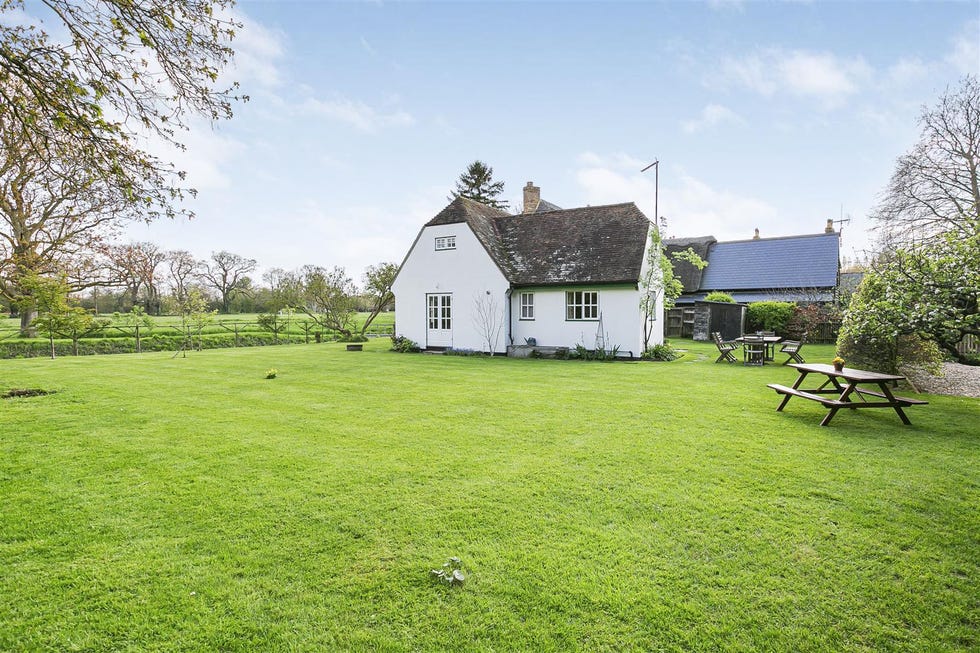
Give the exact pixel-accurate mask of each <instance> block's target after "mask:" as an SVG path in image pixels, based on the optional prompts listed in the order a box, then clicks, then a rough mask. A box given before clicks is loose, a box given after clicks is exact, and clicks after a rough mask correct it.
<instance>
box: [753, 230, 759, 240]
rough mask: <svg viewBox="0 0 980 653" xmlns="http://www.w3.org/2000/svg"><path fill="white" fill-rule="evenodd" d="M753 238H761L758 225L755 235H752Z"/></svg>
mask: <svg viewBox="0 0 980 653" xmlns="http://www.w3.org/2000/svg"><path fill="white" fill-rule="evenodd" d="M752 240H759V228H758V227H756V230H755V235H754V236H752Z"/></svg>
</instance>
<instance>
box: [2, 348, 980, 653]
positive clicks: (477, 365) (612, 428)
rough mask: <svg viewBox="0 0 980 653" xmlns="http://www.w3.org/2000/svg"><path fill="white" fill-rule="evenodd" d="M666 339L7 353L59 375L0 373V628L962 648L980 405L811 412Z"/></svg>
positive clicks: (972, 587) (55, 636) (110, 645)
mask: <svg viewBox="0 0 980 653" xmlns="http://www.w3.org/2000/svg"><path fill="white" fill-rule="evenodd" d="M684 344H685V345H686V346H688V347H689V348H690V352H689V354H688V355H687V356H685V357H684V358H683V359H681V360H679V361H676V362H673V363H585V362H579V361H540V360H507V359H502V358H493V359H487V358H461V357H443V356H423V355H398V354H392V353H389V352H387V351H385V346H386V343H384V342H378V341H375V342H370V343H367V344H366V345H365V351H364V352H361V353H354V352H346V351H344V347H343V345H337V344H323V345H310V346H292V347H280V348H257V349H236V350H212V351H204V352H192V353H189V354H188V355H187V357H186V358H181V357H178V358H173V357H172V356H171V355H168V354H144V355H120V356H106V357H86V358H71V359H69V358H64V359H57V360H53V361H52V360H17V361H0V391H3V390H6V389H8V388H13V387H41V388H44V389H48V390H55V391H56V392H55V393H54V394H50V395H46V396H41V397H30V398H27V397H25V398H16V399H7V400H3V401H0V432H2V436H0V494H2V499H3V502H2V513H0V568H2V569H3V573H2V574H0V649H3V650H22V649H28V650H91V651H96V650H132V651H136V650H139V651H145V650H167V651H171V650H188V651H190V650H203V649H211V650H240V651H246V650H247V651H254V650H338V649H339V650H351V649H353V650H361V649H366V650H394V651H398V650H440V649H441V650H445V649H456V650H466V649H470V650H545V651H547V650H554V651H558V650H575V649H580V650H716V649H720V650H835V651H837V650H866V651H878V650H970V649H973V650H975V649H976V647H977V646H980V639H978V627H980V617H978V613H980V604H978V596H980V584H978V580H977V579H978V578H980V569H978V559H980V541H978V537H980V516H978V511H977V506H978V505H980V471H978V469H980V466H978V462H980V455H978V445H980V437H978V430H977V423H978V418H980V402H978V401H977V400H975V399H963V398H951V397H928V399H929V401H930V402H931V403H930V405H928V406H917V407H914V408H911V409H909V410H908V413H909V415H910V417H911V419H912V422H913V425H912V426H903V425H902V424H901V423H900V421H899V420H898V418H897V416H896V415H894V413H891V412H886V411H864V412H860V413H850V412H844V413H840V414H838V416H837V417H836V418H835V419H834V422H833V423H832V425H831V426H830V427H826V428H824V427H820V426H819V421H820V419H821V417H822V415H823V409H822V408H821V407H820V406H818V405H816V404H812V402H802V401H793V402H791V403H790V405H789V406H788V407H787V409H786V411H785V412H784V413H777V412H776V411H775V410H774V409H775V406H776V405H777V403H778V399H777V397H776V395H775V394H774V393H772V391H770V390H768V389H767V388H766V387H765V384H766V383H768V382H772V381H777V382H780V383H788V382H791V381H792V379H793V377H794V376H795V375H794V373H793V371H792V370H790V369H788V368H784V367H779V366H766V367H764V368H745V367H742V366H741V365H720V364H719V365H714V364H712V362H711V361H713V360H714V354H713V353H712V351H713V348H711V349H709V348H708V347H705V346H704V345H701V344H693V343H684ZM804 353H807V354H808V355H809V356H808V357H809V358H811V359H820V358H826V359H828V360H829V358H830V357H831V356H832V349H831V347H829V346H828V347H824V348H821V347H817V346H814V347H809V348H808V350H807V351H806V352H804ZM780 360H781V359H780ZM269 368H276V369H277V370H278V378H276V379H273V380H266V379H265V375H266V371H267V370H268V369H269ZM811 404H812V405H811ZM453 555H456V556H459V557H461V558H462V560H463V563H464V565H465V572H466V574H467V581H466V584H465V585H464V586H463V587H462V588H451V587H446V586H442V585H439V584H437V583H435V582H433V581H432V580H431V579H430V578H429V576H428V571H429V569H431V568H433V567H437V566H438V565H440V564H441V563H442V562H444V561H445V560H446V559H447V558H448V557H449V556H453Z"/></svg>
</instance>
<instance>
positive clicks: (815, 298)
mask: <svg viewBox="0 0 980 653" xmlns="http://www.w3.org/2000/svg"><path fill="white" fill-rule="evenodd" d="M707 294H708V293H706V292H696V293H687V294H684V295H682V296H681V297H678V298H677V304H678V305H681V304H693V303H694V302H699V301H704V298H705V296H707ZM728 294H729V295H731V298H732V299H734V300H735V301H736V302H738V303H739V304H751V303H752V302H796V303H798V304H809V303H812V302H825V303H826V302H832V301H834V291H833V290H829V289H816V288H812V289H807V288H803V289H800V290H771V291H761V290H749V291H737V290H736V291H732V292H730V293H728Z"/></svg>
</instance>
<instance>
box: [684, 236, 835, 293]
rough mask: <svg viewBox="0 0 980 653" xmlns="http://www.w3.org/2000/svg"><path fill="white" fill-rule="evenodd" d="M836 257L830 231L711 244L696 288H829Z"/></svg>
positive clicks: (725, 289)
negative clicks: (706, 262) (698, 285)
mask: <svg viewBox="0 0 980 653" xmlns="http://www.w3.org/2000/svg"><path fill="white" fill-rule="evenodd" d="M839 258H840V241H839V239H838V234H837V233H834V232H831V233H820V234H812V235H806V236H786V237H783V238H760V239H758V240H756V239H752V240H735V241H729V242H723V243H715V244H714V245H713V246H712V247H711V250H710V252H709V254H708V267H706V268H705V269H704V274H703V275H702V277H701V288H700V290H701V291H711V290H722V291H727V292H730V291H736V290H770V291H771V290H776V289H801V288H833V287H835V286H836V285H837V269H838V260H839Z"/></svg>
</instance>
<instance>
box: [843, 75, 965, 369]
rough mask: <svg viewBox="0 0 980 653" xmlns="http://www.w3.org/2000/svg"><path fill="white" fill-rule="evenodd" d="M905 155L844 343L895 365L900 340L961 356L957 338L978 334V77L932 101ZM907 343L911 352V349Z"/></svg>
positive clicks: (880, 211) (901, 351) (849, 351)
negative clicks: (926, 343) (920, 342)
mask: <svg viewBox="0 0 980 653" xmlns="http://www.w3.org/2000/svg"><path fill="white" fill-rule="evenodd" d="M920 123H921V125H922V135H921V137H920V139H919V142H918V143H917V144H916V145H915V147H914V148H913V149H912V151H911V152H909V153H908V154H906V155H904V156H902V157H900V158H899V160H898V163H897V166H896V170H895V174H894V175H893V176H892V179H891V182H890V183H889V185H888V188H887V189H886V191H885V194H884V198H883V200H882V202H881V203H880V205H879V206H878V207H877V209H876V211H875V213H874V214H873V216H872V217H873V218H874V219H875V220H876V221H877V222H878V227H877V228H878V229H879V230H880V231H881V232H882V234H883V240H882V245H883V250H882V251H881V252H880V253H879V255H878V257H877V259H876V260H875V261H873V262H872V264H871V270H869V271H868V272H867V273H866V275H865V278H864V281H863V282H862V284H861V286H860V287H859V289H858V291H857V292H856V293H855V294H854V296H853V297H852V298H851V303H850V305H849V307H848V310H847V313H846V314H845V318H844V323H843V325H842V328H841V333H840V335H839V337H838V349H840V350H841V352H842V353H843V354H846V355H847V356H850V358H851V360H855V359H856V357H860V356H865V355H869V356H871V357H872V358H873V359H874V361H875V362H876V363H877V364H878V366H879V368H890V369H894V368H895V367H896V366H897V364H898V361H899V359H900V358H906V357H907V351H911V352H919V353H921V352H928V348H922V347H918V346H914V347H912V346H910V347H903V346H902V345H901V344H900V342H901V340H902V339H906V340H908V339H909V338H913V339H919V340H921V339H923V338H925V339H929V340H931V341H932V342H934V343H935V344H936V345H938V347H940V348H941V349H942V350H943V351H945V352H946V353H947V354H949V355H950V356H953V357H954V358H955V359H956V360H958V361H960V362H962V363H968V364H980V360H978V359H977V357H976V356H972V355H968V354H961V353H960V352H959V351H958V350H957V348H956V345H957V344H958V343H959V342H960V340H961V339H962V337H963V336H964V335H966V334H975V335H976V334H980V308H978V295H980V276H978V275H980V272H978V271H980V83H978V81H977V78H976V77H967V78H965V79H964V80H963V82H962V84H961V86H960V87H959V88H958V89H956V90H953V91H947V92H946V93H945V94H944V95H943V97H942V98H940V101H939V103H938V104H937V105H936V106H935V107H933V108H926V109H923V113H922V116H921V118H920ZM906 350H907V351H906Z"/></svg>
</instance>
